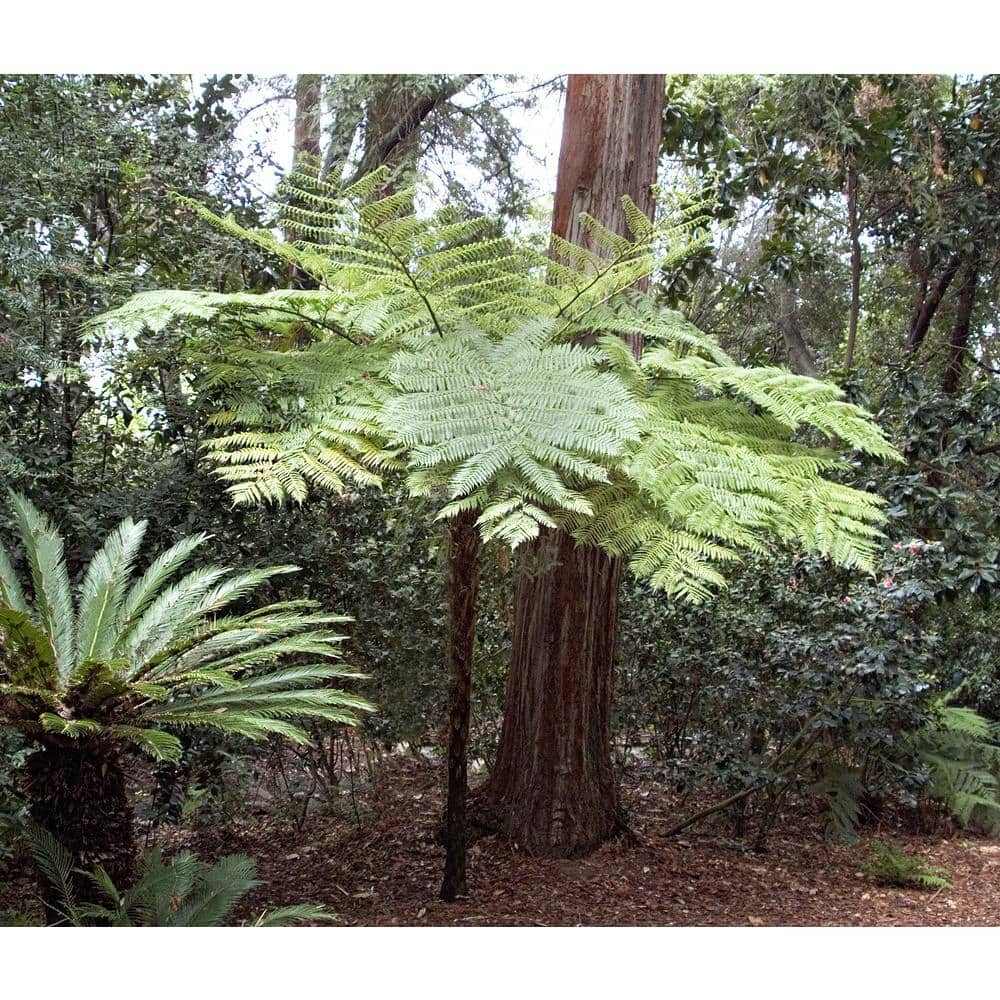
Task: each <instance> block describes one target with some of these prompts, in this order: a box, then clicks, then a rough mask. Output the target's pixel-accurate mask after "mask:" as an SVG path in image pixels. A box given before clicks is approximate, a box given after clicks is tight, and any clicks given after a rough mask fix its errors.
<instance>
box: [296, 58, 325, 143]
mask: <svg viewBox="0 0 1000 1000" xmlns="http://www.w3.org/2000/svg"><path fill="white" fill-rule="evenodd" d="M322 86H323V77H322V76H320V75H319V74H318V73H300V74H299V75H298V76H297V77H296V78H295V157H296V159H297V158H298V157H299V156H301V155H302V154H306V155H307V156H311V157H313V159H314V160H315V161H316V162H318V161H319V157H320V153H321V143H320V114H321V110H322V104H321V99H320V95H321V93H322Z"/></svg>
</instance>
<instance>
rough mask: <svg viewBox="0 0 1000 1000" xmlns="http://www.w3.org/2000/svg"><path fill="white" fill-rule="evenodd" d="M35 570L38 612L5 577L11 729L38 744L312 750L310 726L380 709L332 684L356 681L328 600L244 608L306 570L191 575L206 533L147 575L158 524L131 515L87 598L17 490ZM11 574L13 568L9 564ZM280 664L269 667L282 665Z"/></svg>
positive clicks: (3, 632) (5, 687) (3, 674)
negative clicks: (143, 563) (147, 548)
mask: <svg viewBox="0 0 1000 1000" xmlns="http://www.w3.org/2000/svg"><path fill="white" fill-rule="evenodd" d="M11 503H12V505H13V506H14V508H15V512H16V517H17V521H18V524H19V527H20V529H21V536H20V540H21V544H22V545H23V547H24V549H25V553H26V561H27V563H28V566H29V568H30V571H31V576H32V581H33V590H34V601H33V603H32V604H28V603H27V602H26V600H25V599H24V597H23V594H20V593H17V592H16V591H15V590H14V582H15V578H14V577H13V576H8V577H6V578H5V583H4V594H5V595H6V597H5V600H4V605H3V606H0V638H2V642H0V720H2V721H3V722H5V723H6V724H8V725H12V726H14V727H15V728H17V729H19V730H20V731H21V732H23V733H24V734H26V735H27V736H28V737H30V738H33V739H39V738H41V737H42V736H48V737H51V736H55V737H60V738H62V739H65V740H67V741H70V742H72V741H73V740H76V739H80V738H87V739H95V738H102V739H110V740H119V741H124V742H130V743H132V744H134V745H135V746H137V747H138V748H139V749H141V750H142V751H143V752H145V753H147V754H149V755H150V756H152V757H154V758H156V759H158V760H173V759H176V758H177V757H178V755H179V753H180V743H179V741H178V739H177V737H176V736H175V735H173V734H172V733H170V732H168V731H167V730H169V729H184V728H187V727H190V726H199V727H211V728H214V729H217V730H219V731H220V732H222V733H228V734H239V735H241V736H246V737H250V738H254V739H259V738H261V737H264V736H267V735H269V734H279V735H282V736H286V737H288V738H290V739H292V740H296V741H301V742H306V741H307V740H308V736H307V733H306V732H305V730H304V729H303V728H302V727H301V725H300V724H299V723H298V721H297V720H300V719H302V718H319V719H324V720H326V721H328V722H337V723H341V724H346V725H355V724H357V722H358V721H359V713H361V712H365V711H368V710H369V709H370V708H371V705H370V704H369V703H368V702H367V701H366V700H365V699H363V698H361V697H359V696H357V695H353V694H349V693H348V692H346V691H343V690H340V689H337V688H333V687H330V686H328V683H329V681H331V680H333V679H350V678H357V677H358V675H357V674H356V673H354V672H352V671H351V670H350V669H349V668H347V667H345V666H344V665H343V664H342V663H340V662H339V653H338V651H337V646H338V644H339V643H340V642H341V641H342V637H341V636H340V635H338V634H337V633H335V632H333V631H332V629H331V626H333V625H337V624H341V623H342V622H343V621H344V619H343V618H342V617H339V616H336V615H330V614H326V613H324V612H321V611H319V610H317V608H316V604H315V602H311V601H302V600H298V601H283V602H279V603H275V604H270V605H265V606H263V607H259V608H254V609H252V610H249V611H243V612H240V611H234V610H233V608H234V606H237V605H238V604H239V603H240V602H243V601H245V600H247V599H248V598H249V597H250V595H252V594H253V592H254V591H256V590H258V589H260V587H261V586H262V585H264V584H265V583H267V582H268V581H269V580H271V579H273V578H274V577H275V576H277V575H282V574H286V573H290V572H293V571H294V570H295V569H296V567H294V566H272V567H268V568H264V569H247V570H243V571H236V570H233V569H231V568H229V567H225V566H211V565H210V566H203V567H201V568H198V569H193V570H190V571H188V572H187V573H185V574H184V575H180V574H181V572H182V570H183V569H184V567H185V563H187V562H188V560H189V559H190V557H191V556H192V554H193V553H194V551H195V550H196V549H197V548H198V547H199V546H200V545H202V544H204V542H205V540H206V537H207V536H204V535H199V536H192V537H189V538H185V539H183V540H182V541H180V542H178V543H177V544H175V545H174V546H172V547H171V548H169V549H167V550H166V551H164V552H161V553H160V554H159V555H158V556H157V557H156V558H155V559H153V560H152V562H150V563H149V565H148V566H147V567H146V569H145V571H144V572H142V573H141V574H138V573H137V572H136V558H137V555H138V551H139V547H140V545H141V542H142V539H143V536H144V534H145V531H146V528H147V524H146V522H145V521H140V522H134V521H132V520H131V519H128V518H127V519H126V520H124V521H123V522H122V523H121V524H120V525H119V527H118V528H117V529H116V530H115V531H114V532H113V533H112V534H111V536H110V537H109V538H108V539H106V541H105V543H104V545H103V546H102V547H101V549H100V550H99V551H98V553H97V554H96V555H95V557H94V559H93V560H92V561H91V563H90V566H89V567H88V569H87V572H86V574H85V576H84V580H83V583H82V586H81V587H80V589H79V593H78V594H77V595H76V598H75V600H74V594H73V592H72V590H71V587H70V584H69V580H68V577H67V573H66V566H65V561H64V556H63V540H62V538H61V537H60V535H59V534H58V532H57V531H56V529H55V528H54V527H53V525H52V524H51V522H50V521H49V519H48V518H47V517H46V516H45V515H44V514H42V513H41V512H40V511H38V510H37V508H35V507H34V505H33V504H31V502H30V501H28V500H27V499H26V498H24V497H22V496H19V495H16V494H12V496H11ZM5 565H6V566H7V569H8V570H10V569H11V568H12V564H11V561H10V559H9V558H6V557H5ZM282 661H284V662H287V663H288V664H289V665H287V666H284V667H282V668H280V669H271V670H266V669H265V668H267V667H269V666H272V665H275V664H277V663H279V662H282Z"/></svg>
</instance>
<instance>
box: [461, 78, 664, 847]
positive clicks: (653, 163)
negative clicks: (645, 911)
mask: <svg viewBox="0 0 1000 1000" xmlns="http://www.w3.org/2000/svg"><path fill="white" fill-rule="evenodd" d="M663 93H664V80H663V77H662V76H639V75H631V76H592V75H581V76H571V77H570V78H569V85H568V89H567V95H566V111H565V118H564V123H563V138H562V148H561V150H560V154H559V174H558V181H557V188H556V196H555V206H554V212H553V223H552V229H553V232H554V233H556V234H558V235H560V236H563V237H564V238H566V239H568V240H570V241H572V242H574V243H578V244H581V245H583V246H588V247H589V248H590V249H595V248H594V247H593V246H591V245H589V241H588V239H587V237H586V234H585V233H584V232H583V231H582V229H581V227H580V225H579V219H578V217H579V213H580V212H588V213H589V214H590V215H592V216H594V217H595V218H597V219H598V220H599V221H601V222H602V223H603V224H604V225H606V226H608V228H610V229H613V230H615V231H617V232H619V233H623V234H624V233H626V232H627V230H626V227H625V219H624V213H623V211H622V207H621V196H622V195H624V194H628V195H629V196H630V197H631V198H632V199H633V200H634V201H635V202H636V204H637V205H638V206H639V208H640V209H642V211H643V212H645V213H646V214H647V215H649V214H651V213H652V211H653V196H652V191H651V188H652V185H653V184H654V182H655V179H656V167H657V161H658V154H659V146H660V135H661V122H662V109H663ZM632 348H633V350H634V351H635V352H636V353H637V354H638V353H639V351H640V350H641V348H642V344H641V341H639V340H637V339H636V340H633V341H632ZM553 389H554V391H557V387H553ZM524 562H525V564H526V565H527V566H530V567H531V570H530V571H527V572H525V571H524V567H522V572H521V574H520V576H519V579H518V583H517V587H516V593H515V599H514V600H515V606H514V627H513V640H512V647H513V648H512V654H511V665H510V671H509V673H508V678H507V697H506V708H505V712H504V722H503V728H502V731H501V736H500V746H499V750H498V754H497V761H496V766H495V768H494V771H493V774H492V775H491V778H490V780H489V782H488V784H487V785H486V787H485V788H484V790H483V792H482V795H481V796H480V797H479V799H480V809H481V816H482V821H483V823H484V825H486V826H488V827H492V828H494V829H496V830H498V831H499V832H501V833H502V834H504V835H505V836H507V837H508V838H509V839H511V840H512V841H514V842H516V843H517V844H518V845H519V846H520V847H521V848H523V849H525V850H526V851H528V852H529V853H532V854H538V855H547V856H553V857H570V856H574V855H581V854H586V853H588V852H590V851H592V850H594V849H595V848H596V847H597V846H598V845H599V844H601V843H602V842H603V841H605V840H607V839H608V837H609V836H611V834H612V833H613V832H614V830H615V828H616V826H617V824H618V808H617V789H616V783H615V779H614V773H613V768H612V763H611V748H610V742H611V698H612V681H613V662H614V650H615V639H616V633H617V629H618V581H619V577H620V575H621V563H620V561H619V560H615V559H611V558H609V557H608V556H607V555H606V554H605V553H603V552H602V551H600V550H599V549H596V548H591V547H585V546H577V545H576V543H575V542H574V540H573V539H572V538H571V537H570V536H569V535H567V534H565V533H563V532H561V531H552V530H543V532H542V533H541V535H540V536H539V538H538V539H537V541H536V542H535V543H534V545H533V546H532V547H531V550H530V552H529V554H528V556H527V558H526V560H525V561H524Z"/></svg>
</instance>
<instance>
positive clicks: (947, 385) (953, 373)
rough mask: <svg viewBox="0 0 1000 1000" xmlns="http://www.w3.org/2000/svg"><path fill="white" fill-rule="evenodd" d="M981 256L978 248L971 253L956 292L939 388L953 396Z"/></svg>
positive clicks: (966, 341) (956, 387)
mask: <svg viewBox="0 0 1000 1000" xmlns="http://www.w3.org/2000/svg"><path fill="white" fill-rule="evenodd" d="M980 259H981V254H980V252H979V250H978V248H977V249H976V250H975V251H974V252H973V256H972V259H971V260H970V261H969V263H968V264H967V265H966V268H965V277H964V278H963V280H962V287H961V288H960V289H959V292H958V307H957V309H956V311H955V324H954V326H953V327H952V329H951V337H950V338H949V341H948V368H947V370H946V371H945V373H944V381H943V383H942V385H941V388H942V389H943V390H944V391H945V392H946V393H948V395H949V396H951V395H953V394H954V393H955V391H956V390H957V389H958V383H959V380H960V379H961V377H962V369H963V367H964V365H965V352H966V350H967V349H968V345H969V329H970V326H971V323H972V307H973V305H974V304H975V301H976V285H977V284H978V282H979V267H980Z"/></svg>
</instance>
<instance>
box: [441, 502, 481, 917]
mask: <svg viewBox="0 0 1000 1000" xmlns="http://www.w3.org/2000/svg"><path fill="white" fill-rule="evenodd" d="M481 548H482V539H481V538H480V535H479V528H478V527H477V526H476V512H475V511H471V510H470V511H463V512H462V513H461V514H459V515H458V517H456V518H455V519H454V520H453V521H452V522H451V523H450V525H449V528H448V575H449V580H448V670H449V685H448V798H447V803H446V805H445V817H444V842H445V851H446V856H445V866H444V879H443V880H442V883H441V898H442V899H443V900H445V901H446V902H449V903H450V902H453V901H454V900H455V899H457V898H458V897H459V896H462V895H465V853H466V843H467V833H466V799H467V796H468V742H469V717H470V715H471V696H472V657H473V652H474V650H475V644H476V601H477V598H478V595H479V571H480V562H479V553H480V549H481Z"/></svg>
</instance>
